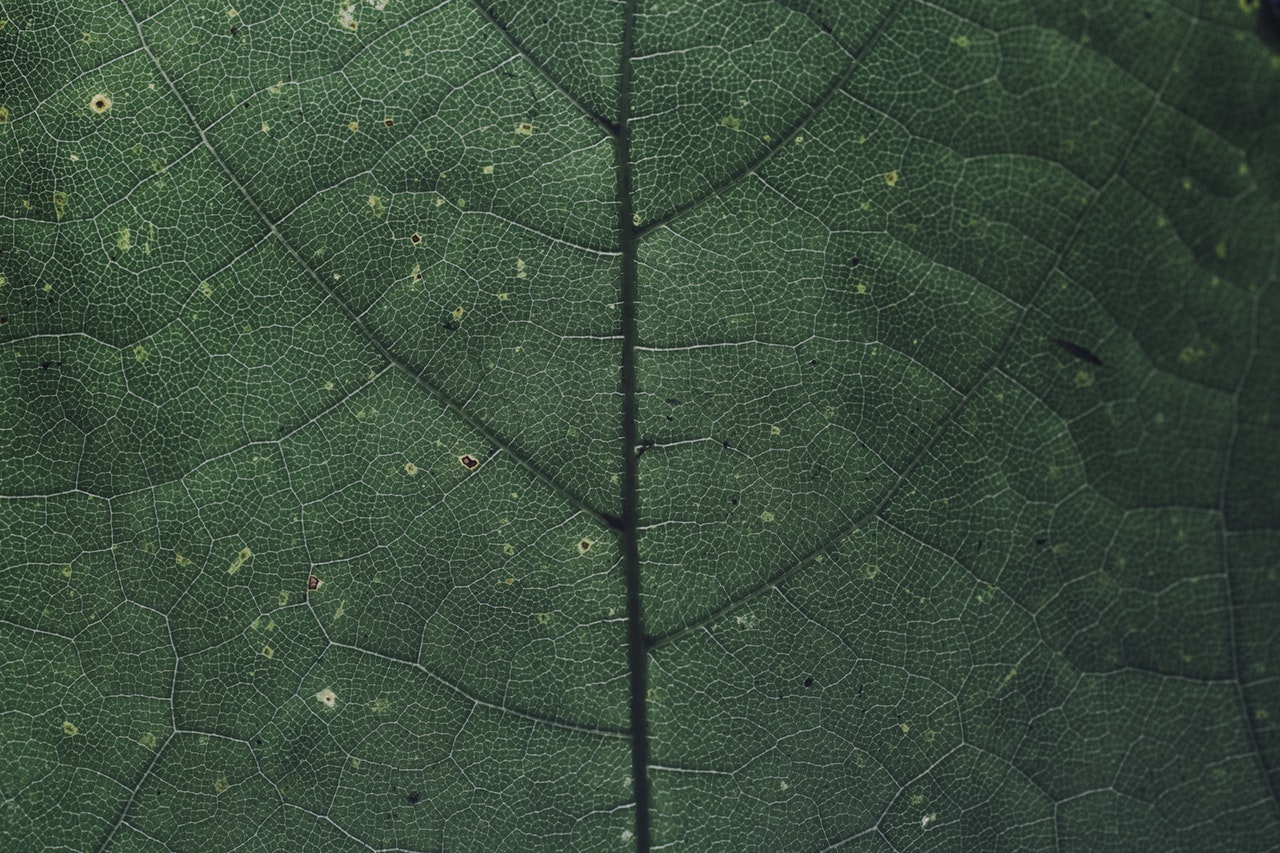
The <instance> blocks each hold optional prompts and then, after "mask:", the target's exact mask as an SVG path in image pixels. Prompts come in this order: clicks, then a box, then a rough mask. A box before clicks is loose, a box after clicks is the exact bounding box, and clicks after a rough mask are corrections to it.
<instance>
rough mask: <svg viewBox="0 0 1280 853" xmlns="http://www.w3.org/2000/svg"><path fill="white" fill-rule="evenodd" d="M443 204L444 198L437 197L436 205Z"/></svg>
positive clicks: (440, 205)
mask: <svg viewBox="0 0 1280 853" xmlns="http://www.w3.org/2000/svg"><path fill="white" fill-rule="evenodd" d="M443 205H444V199H442V198H438V199H436V207H442V206H443Z"/></svg>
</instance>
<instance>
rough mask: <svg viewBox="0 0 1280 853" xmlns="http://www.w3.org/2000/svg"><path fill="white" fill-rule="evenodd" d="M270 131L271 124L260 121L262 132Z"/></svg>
mask: <svg viewBox="0 0 1280 853" xmlns="http://www.w3.org/2000/svg"><path fill="white" fill-rule="evenodd" d="M270 131H271V125H269V124H267V123H266V122H265V121H264V122H263V123H262V132H263V133H269V132H270Z"/></svg>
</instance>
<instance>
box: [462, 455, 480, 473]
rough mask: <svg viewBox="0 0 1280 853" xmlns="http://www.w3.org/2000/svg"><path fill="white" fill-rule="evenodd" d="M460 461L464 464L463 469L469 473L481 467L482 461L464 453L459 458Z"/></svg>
mask: <svg viewBox="0 0 1280 853" xmlns="http://www.w3.org/2000/svg"><path fill="white" fill-rule="evenodd" d="M458 461H459V462H460V463H462V467H463V468H466V469H467V470H468V471H474V470H476V469H477V468H479V467H480V460H479V459H477V458H475V457H474V456H472V455H471V454H470V453H464V454H462V455H461V456H459V457H458Z"/></svg>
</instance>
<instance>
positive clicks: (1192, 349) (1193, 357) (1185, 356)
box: [1178, 345, 1205, 366]
mask: <svg viewBox="0 0 1280 853" xmlns="http://www.w3.org/2000/svg"><path fill="white" fill-rule="evenodd" d="M1204 356H1205V352H1204V349H1203V348H1202V347H1197V346H1191V345H1188V346H1185V347H1183V348H1182V352H1180V353H1178V361H1180V362H1182V363H1183V364H1185V365H1188V366H1190V365H1192V364H1195V363H1196V362H1197V361H1200V360H1201V359H1202V358H1204Z"/></svg>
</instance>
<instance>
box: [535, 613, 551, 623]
mask: <svg viewBox="0 0 1280 853" xmlns="http://www.w3.org/2000/svg"><path fill="white" fill-rule="evenodd" d="M537 617H538V624H539V625H550V624H551V614H550V613H539V614H537Z"/></svg>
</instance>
